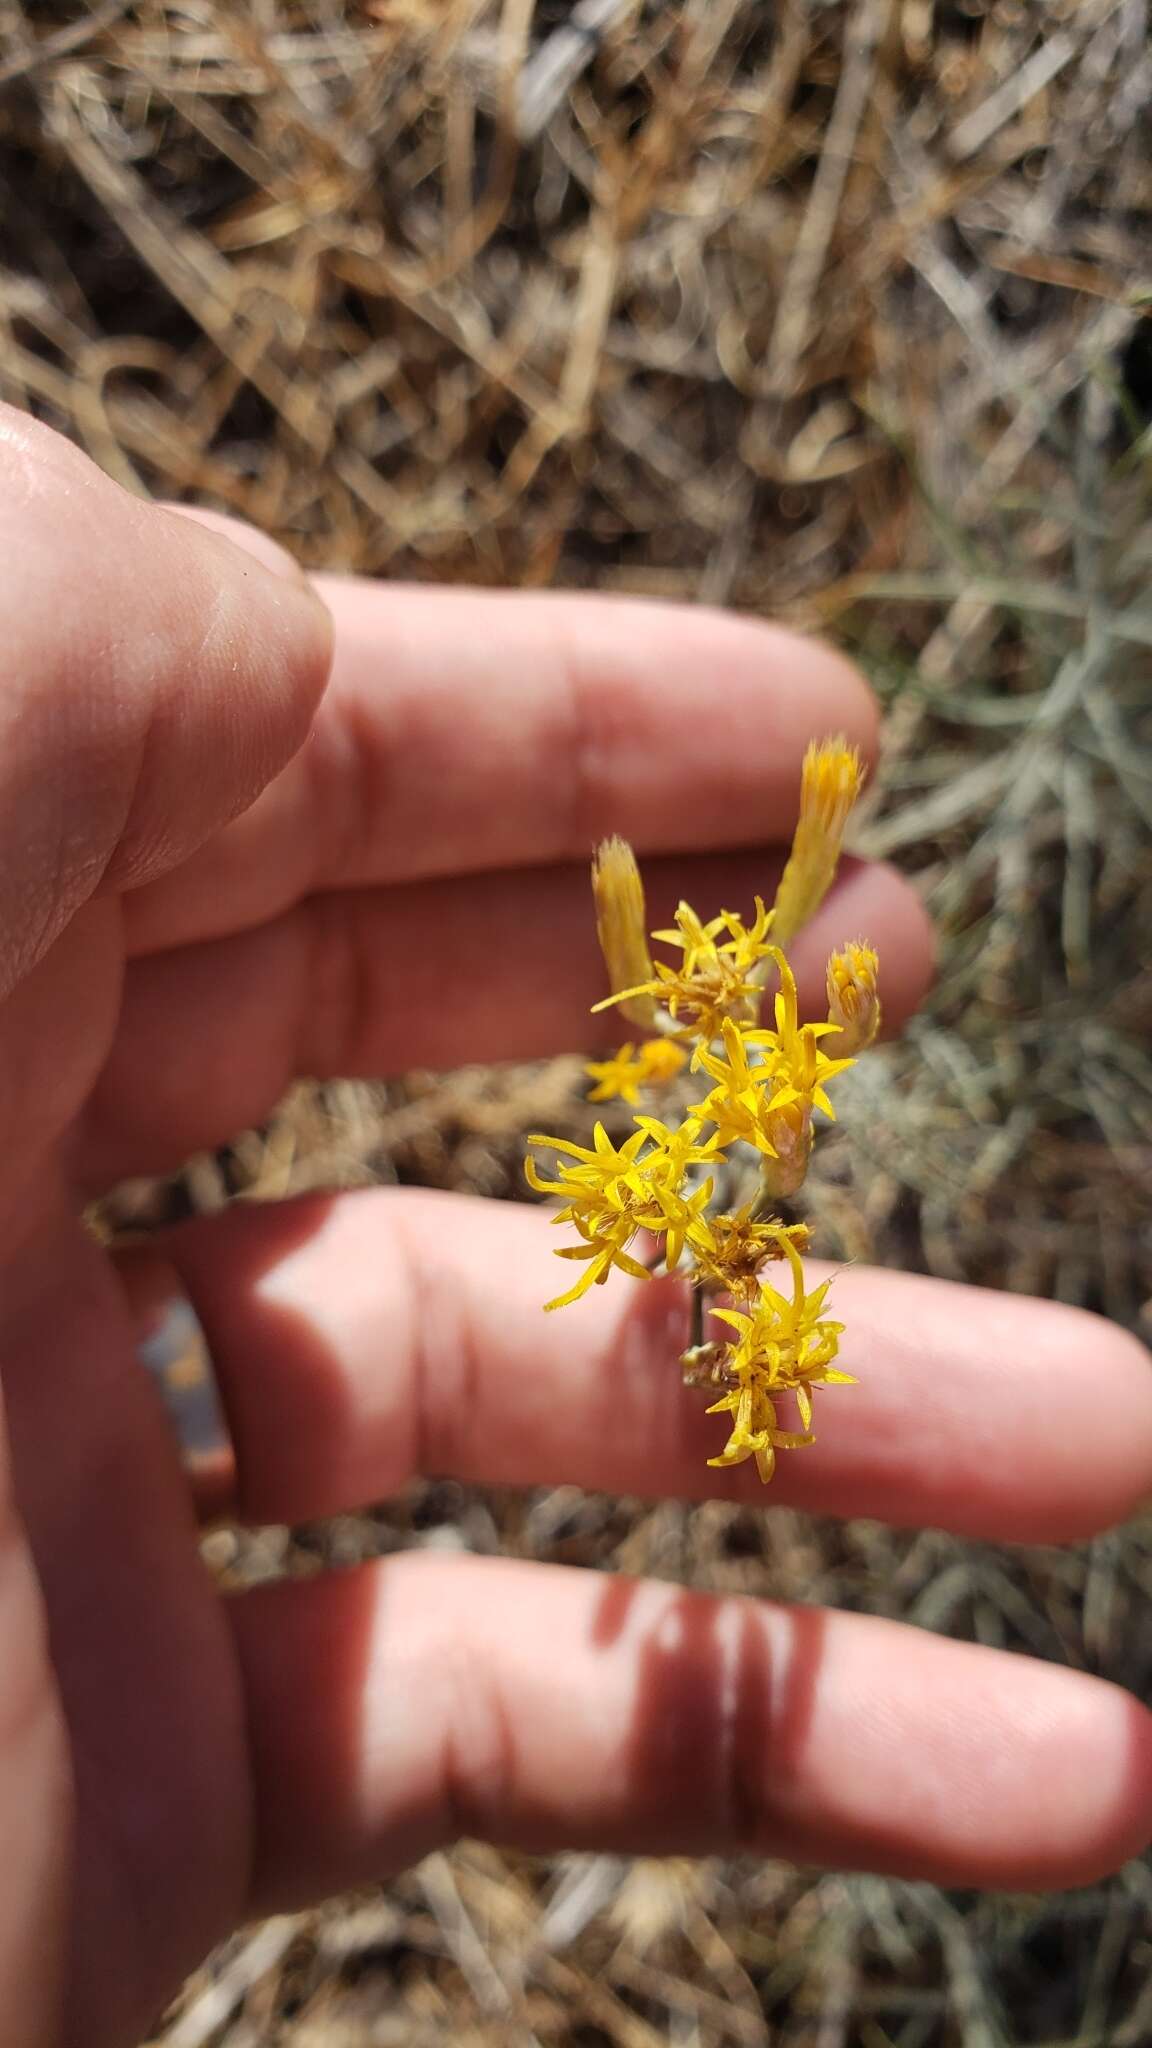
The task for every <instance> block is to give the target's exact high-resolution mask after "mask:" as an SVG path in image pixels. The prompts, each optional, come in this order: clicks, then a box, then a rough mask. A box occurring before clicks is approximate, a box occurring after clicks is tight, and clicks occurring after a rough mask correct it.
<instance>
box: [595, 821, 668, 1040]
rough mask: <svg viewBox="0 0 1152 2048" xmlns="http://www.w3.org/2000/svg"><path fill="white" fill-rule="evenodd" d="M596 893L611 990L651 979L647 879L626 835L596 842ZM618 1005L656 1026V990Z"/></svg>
mask: <svg viewBox="0 0 1152 2048" xmlns="http://www.w3.org/2000/svg"><path fill="white" fill-rule="evenodd" d="M592 894H593V896H594V897H595V899H596V935H597V937H598V938H599V940H600V951H601V952H602V953H603V955H604V964H605V966H606V967H607V969H608V979H609V981H610V982H611V985H612V993H613V995H615V994H617V993H618V992H619V991H620V990H621V989H625V988H635V987H636V985H637V983H639V982H645V981H653V980H654V979H655V974H656V970H655V968H654V967H653V965H652V956H651V954H650V953H649V951H648V930H647V923H648V920H647V917H646V914H645V909H644V884H643V882H642V881H641V880H640V870H639V868H638V867H637V865H636V856H635V854H634V853H633V851H632V848H631V847H630V846H629V844H628V841H627V840H626V839H605V840H602V841H601V844H600V845H599V846H598V847H597V848H596V852H595V855H594V857H593V861H592ZM620 1009H621V1011H622V1012H623V1014H624V1016H625V1017H627V1018H628V1020H629V1022H630V1023H632V1024H638V1025H640V1026H641V1028H642V1029H643V1030H645V1031H654V1030H655V1027H656V1014H657V1013H656V1002H655V998H654V997H653V996H650V995H633V996H629V998H628V1000H627V1002H625V1003H621V1004H620Z"/></svg>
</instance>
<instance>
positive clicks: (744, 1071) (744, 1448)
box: [525, 740, 880, 1480]
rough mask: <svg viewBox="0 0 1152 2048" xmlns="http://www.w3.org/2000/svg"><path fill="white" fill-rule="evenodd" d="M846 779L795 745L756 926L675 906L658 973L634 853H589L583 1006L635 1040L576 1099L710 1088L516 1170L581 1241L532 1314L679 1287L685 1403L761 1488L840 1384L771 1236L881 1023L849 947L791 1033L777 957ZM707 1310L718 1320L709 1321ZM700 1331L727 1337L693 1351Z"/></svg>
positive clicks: (800, 1287)
mask: <svg viewBox="0 0 1152 2048" xmlns="http://www.w3.org/2000/svg"><path fill="white" fill-rule="evenodd" d="M861 780H862V770H861V764H860V759H859V756H858V755H857V754H856V753H855V751H854V750H853V749H852V748H850V747H848V746H846V745H845V743H844V742H843V741H842V740H827V741H823V742H821V743H819V744H814V745H813V746H811V747H810V748H809V749H808V753H807V756H806V757H805V762H804V770H803V777H802V784H801V800H800V817H799V822H798V824H797V827H796V832H795V836H794V839H793V844H792V851H791V854H790V856H789V859H788V862H787V865H786V866H785V869H784V873H783V875H782V877H781V881H780V886H779V888H778V890H777V893H776V898H775V902H774V904H773V906H772V908H771V909H770V910H769V909H768V908H766V906H765V903H764V902H763V900H762V899H761V898H760V897H757V898H756V904H755V915H754V917H753V919H752V921H751V923H749V924H745V923H744V921H743V920H742V919H741V918H739V917H738V916H736V914H735V913H734V912H733V911H729V910H722V911H721V912H720V913H719V915H718V916H716V917H714V918H712V919H710V920H709V921H708V922H707V923H704V922H703V921H702V919H701V918H700V917H698V916H697V914H696V912H695V911H694V910H693V909H692V908H691V906H690V905H689V904H687V903H681V904H680V906H679V908H678V909H677V911H676V921H675V927H674V928H673V929H670V930H663V931H656V932H653V934H652V937H653V938H654V939H656V940H660V941H662V942H663V943H664V944H666V945H668V946H671V947H673V948H674V949H675V950H676V952H677V953H678V954H679V956H680V957H679V958H678V959H677V960H676V961H675V962H674V963H672V964H669V963H667V962H664V961H656V962H655V963H654V962H653V960H652V956H651V954H650V952H649V947H648V936H647V930H646V924H647V919H646V915H645V907H644V888H643V883H642V882H641V879H640V873H639V870H638V868H637V866H636V861H635V858H634V856H633V853H632V850H631V848H630V847H629V846H628V845H627V843H626V842H625V841H624V840H622V839H610V840H606V841H605V842H604V844H603V845H602V846H601V847H600V848H599V849H598V850H597V853H596V857H595V860H594V862H593V867H592V886H593V893H594V896H595V901H596V918H597V930H598V932H599V936H600V944H601V950H602V952H603V954H604V959H605V963H606V965H607V968H608V973H609V978H610V981H611V985H612V994H611V995H610V996H608V997H607V998H606V999H605V1001H604V1002H602V1003H598V1004H597V1005H596V1008H597V1009H598V1010H601V1009H604V1008H606V1007H607V1006H608V1005H609V1004H616V1005H618V1006H619V1007H620V1008H621V1009H622V1010H623V1012H624V1014H625V1015H626V1016H627V1017H628V1018H629V1019H630V1020H631V1021H632V1022H634V1023H636V1024H638V1025H640V1026H641V1027H642V1028H643V1029H644V1030H645V1031H646V1032H648V1033H649V1034H650V1035H649V1036H648V1037H647V1038H645V1039H644V1040H643V1041H642V1042H641V1043H640V1044H639V1046H637V1045H635V1044H628V1045H625V1046H623V1047H622V1048H621V1050H620V1051H619V1052H618V1053H617V1054H616V1055H615V1057H614V1058H613V1059H610V1060H602V1061H596V1062H593V1063H592V1064H591V1065H590V1066H589V1068H588V1072H589V1074H590V1076H591V1078H592V1080H593V1081H594V1082H595V1084H596V1085H595V1087H594V1088H593V1090H592V1091H591V1099H592V1100H593V1101H595V1102H604V1101H608V1100H609V1099H610V1098H612V1097H619V1098H621V1099H622V1100H623V1101H625V1102H626V1103H628V1104H630V1105H636V1104H638V1103H639V1102H640V1101H641V1100H642V1097H643V1094H644V1092H645V1091H647V1090H660V1089H665V1090H666V1089H667V1088H668V1087H669V1085H670V1084H671V1083H672V1082H673V1081H675V1080H676V1079H677V1078H678V1077H679V1076H680V1074H681V1073H682V1071H683V1069H684V1067H685V1065H686V1064H690V1071H692V1072H694V1073H696V1072H700V1071H702V1072H703V1074H704V1075H705V1076H706V1077H707V1080H708V1082H709V1083H710V1084H711V1086H710V1087H709V1089H708V1092H707V1094H706V1095H704V1097H703V1098H702V1100H700V1101H698V1102H694V1103H691V1104H689V1105H688V1106H687V1107H686V1109H685V1110H684V1112H683V1115H682V1117H681V1121H680V1122H679V1124H678V1125H676V1126H675V1127H673V1125H671V1124H669V1123H664V1122H661V1121H660V1119H659V1118H658V1117H655V1116H652V1115H648V1114H636V1115H635V1116H634V1117H633V1125H634V1129H633V1132H632V1135H631V1136H630V1137H628V1138H626V1139H625V1140H624V1143H623V1144H622V1145H620V1146H616V1145H614V1144H613V1142H612V1140H611V1139H610V1137H609V1136H608V1133H607V1131H606V1130H605V1129H604V1126H603V1125H602V1124H599V1123H598V1124H597V1125H596V1128H595V1132H594V1138H593V1143H592V1145H591V1146H586V1145H576V1144H572V1143H571V1142H570V1141H569V1140H567V1139H562V1138H547V1137H542V1136H537V1137H532V1138H530V1139H529V1141H528V1142H529V1144H530V1145H531V1146H540V1147H544V1148H546V1149H547V1150H548V1151H550V1152H553V1153H555V1154H557V1155H560V1156H559V1158H558V1161H557V1166H556V1176H557V1177H556V1178H555V1179H545V1178H544V1177H543V1176H542V1175H541V1174H540V1172H539V1170H538V1168H537V1166H536V1164H535V1161H534V1160H533V1159H532V1158H531V1157H530V1158H529V1159H528V1162H527V1165H526V1169H525V1170H526V1173H527V1176H528V1180H529V1183H530V1184H531V1186H532V1187H533V1188H535V1189H537V1190H539V1191H540V1192H541V1193H545V1194H552V1195H559V1196H560V1197H561V1201H562V1206H561V1208H560V1209H559V1211H558V1213H557V1216H556V1219H555V1220H556V1221H557V1222H558V1223H570V1224H571V1225H572V1226H573V1227H574V1228H575V1230H576V1233H577V1236H578V1238H579V1240H580V1241H579V1243H577V1244H570V1245H564V1246H562V1247H560V1249H559V1256H560V1257H561V1258H564V1259H574V1260H576V1261H578V1262H580V1263H581V1264H582V1265H583V1268H584V1270H583V1272H582V1273H581V1274H580V1277H579V1279H578V1280H577V1282H576V1284H575V1286H573V1287H571V1288H570V1289H569V1290H568V1292H567V1293H566V1294H561V1295H559V1296H558V1297H557V1298H556V1300H555V1301H550V1302H548V1304H547V1307H548V1308H549V1309H554V1308H561V1307H564V1306H565V1305H566V1304H567V1303H569V1302H572V1301H576V1300H578V1299H579V1297H580V1296H581V1295H583V1294H585V1293H586V1292H587V1291H588V1289H589V1288H590V1287H592V1286H596V1285H600V1284H602V1283H603V1282H604V1281H606V1280H607V1278H608V1275H609V1273H610V1272H611V1271H612V1269H613V1268H614V1267H615V1268H617V1269H619V1270H620V1271H621V1272H624V1273H628V1274H631V1275H632V1276H633V1277H634V1278H636V1279H647V1278H648V1277H649V1275H650V1273H651V1272H652V1271H653V1270H654V1269H655V1267H656V1265H658V1264H660V1263H661V1262H663V1264H664V1265H665V1267H666V1268H667V1270H668V1271H669V1272H674V1271H683V1272H684V1273H685V1275H686V1277H687V1278H688V1279H689V1281H690V1283H691V1289H692V1292H691V1301H692V1305H693V1308H692V1328H691V1341H690V1342H689V1345H688V1347H687V1349H686V1350H685V1351H684V1353H683V1354H682V1356H681V1360H680V1364H681V1368H682V1371H683V1376H684V1378H685V1380H686V1382H687V1383H688V1384H690V1385H707V1386H709V1387H711V1388H713V1389H720V1390H722V1391H721V1392H720V1398H719V1399H717V1400H716V1401H715V1402H714V1403H713V1405H712V1406H711V1407H710V1408H709V1409H708V1411H707V1412H708V1414H710V1415H717V1414H727V1415H729V1416H730V1417H731V1426H730V1434H729V1437H728V1441H727V1443H726V1444H725V1446H724V1449H723V1451H722V1452H721V1453H720V1454H719V1455H718V1456H717V1457H714V1458H711V1459H710V1460H709V1463H710V1464H712V1465H734V1464H739V1463H741V1462H742V1461H743V1460H744V1459H746V1458H755V1460H756V1464H757V1468H758V1470H759V1472H760V1476H761V1478H762V1479H764V1480H768V1479H770V1478H771V1476H772V1473H773V1470H774V1468H775V1460H776V1452H777V1451H778V1450H780V1449H794V1448H796V1447H798V1446H800V1445H802V1444H809V1443H811V1442H812V1441H813V1435H812V1389H813V1388H814V1387H816V1386H823V1385H828V1384H833V1383H844V1382H847V1381H848V1380H849V1379H850V1377H851V1376H850V1375H849V1374H847V1373H844V1372H837V1371H836V1370H835V1369H834V1368H833V1364H832V1361H833V1359H834V1358H835V1357H836V1354H837V1348H838V1344H839V1338H840V1333H841V1329H842V1327H843V1326H842V1325H841V1324H840V1323H836V1322H833V1321H831V1320H830V1319H829V1317H827V1316H826V1315H825V1314H824V1304H825V1298H826V1295H827V1292H828V1285H829V1283H828V1282H827V1281H825V1282H824V1284H823V1285H822V1286H820V1287H817V1288H815V1289H814V1290H812V1291H811V1292H809V1291H807V1290H806V1288H805V1284H804V1267H803V1263H802V1261H801V1257H800V1253H801V1251H802V1250H804V1249H805V1248H806V1246H807V1242H808V1235H809V1233H808V1230H807V1227H806V1226H805V1225H804V1224H800V1223H787V1222H785V1221H783V1220H782V1219H781V1218H780V1217H779V1216H778V1215H776V1214H774V1213H773V1208H774V1205H775V1204H776V1203H777V1202H780V1201H784V1200H786V1199H787V1198H789V1197H791V1196H793V1195H795V1193H796V1192H797V1190H798V1189H799V1188H800V1186H801V1184H802V1182H803V1180H804V1176H805V1174H806V1172H807V1169H808V1162H809V1158H810V1156H811V1151H812V1142H813V1117H814V1115H815V1113H816V1112H817V1111H819V1112H820V1113H821V1114H822V1115H824V1116H827V1117H832V1116H833V1114H834V1111H833V1108H832V1103H831V1100H830V1098H829V1095H828V1086H829V1084H830V1083H831V1082H833V1081H835V1080H836V1078H837V1077H838V1076H839V1075H840V1074H842V1073H843V1072H844V1071H845V1070H846V1068H848V1067H850V1066H852V1065H853V1063H854V1060H855V1058H856V1056H857V1054H858V1053H860V1052H861V1051H863V1050H864V1049H865V1047H867V1046H868V1045H870V1044H871V1043H872V1040H873V1039H874V1038H875V1036H876V1033H877V1030H878V1029H879V1025H880V1002H879V997H878V994H877V984H876V974H877V961H876V955H875V953H874V952H873V951H872V950H871V948H870V947H868V946H865V945H863V944H859V943H857V944H853V945H850V946H848V947H846V948H845V950H844V951H843V952H839V953H834V954H833V955H832V958H831V959H830V961H829V962H828V970H827V994H828V1011H827V1016H826V1018H825V1020H824V1021H822V1022H820V1023H810V1022H801V1019H800V1006H799V996H798V992H797V987H796V979H795V976H794V974H793V971H792V968H791V966H790V964H789V961H788V959H787V956H786V953H785V951H784V946H785V945H786V944H788V943H790V941H791V939H792V938H793V937H794V935H795V933H796V931H797V930H798V929H799V928H800V926H801V925H802V924H804V923H805V922H807V920H808V919H809V918H810V917H811V916H812V914H813V912H814V911H815V910H816V909H818V907H819V905H820V903H821V902H822V901H823V899H824V896H825V895H826V894H827V891H828V889H829V887H830V886H831V883H832V880H833V877H834V875H835V872H836V865H837V862H838V859H839V855H840V847H841V842H842V839H843V834H844V827H845V824H846V822H847V818H848V815H849V812H850V810H851V808H852V805H853V803H854V801H855V798H856V795H857V793H858V791H859V788H860V783H861ZM770 981H774V983H775V996H774V1004H773V1021H772V1024H771V1026H770V1027H769V1026H762V1025H761V1022H760V1008H761V1002H762V999H763V996H764V993H765V990H766V987H767V985H768V983H769V982H770ZM689 1046H690V1047H691V1051H690V1052H689V1051H688V1050H687V1048H688V1047H689ZM733 1146H744V1147H746V1148H749V1151H748V1152H747V1153H746V1155H745V1156H748V1157H750V1158H752V1159H754V1160H755V1162H756V1164H757V1167H758V1170H759V1187H758V1190H757V1193H756V1196H755V1199H754V1200H752V1201H750V1202H747V1203H745V1204H744V1205H743V1206H742V1207H739V1208H737V1209H735V1210H732V1211H729V1210H728V1208H727V1206H726V1203H725V1201H724V1200H723V1198H722V1196H723V1188H724V1184H725V1182H726V1181H728V1180H730V1178H731V1174H730V1171H729V1169H730V1167H731V1165H732V1164H733V1162H731V1161H730V1160H729V1156H728V1155H729V1148H731V1147H733ZM718 1187H720V1188H721V1190H722V1195H721V1199H720V1200H719V1201H718V1202H717V1201H715V1200H714V1198H715V1197H716V1193H717V1188H718ZM644 1234H646V1235H647V1236H648V1237H650V1238H652V1239H655V1241H656V1248H655V1251H654V1252H653V1253H652V1255H651V1256H650V1258H649V1259H648V1260H647V1261H645V1260H643V1259H641V1258H638V1257H637V1256H636V1255H635V1247H636V1240H637V1239H638V1238H639V1239H641V1240H642V1238H643V1235H644ZM780 1260H784V1261H786V1262H787V1264H788V1266H789V1268H790V1270H791V1279H792V1289H791V1294H790V1295H785V1294H783V1293H781V1292H779V1291H778V1290H777V1289H776V1288H774V1287H773V1286H771V1285H770V1284H769V1282H768V1281H767V1280H766V1279H765V1278H764V1277H763V1274H764V1268H765V1267H766V1266H767V1265H768V1264H769V1263H771V1262H772V1261H780ZM722 1298H726V1299H727V1300H728V1301H729V1302H730V1303H731V1304H732V1306H728V1307H719V1306H715V1305H714V1303H715V1301H716V1300H718V1299H722ZM705 1314H711V1315H712V1316H713V1317H714V1318H715V1319H716V1320H717V1321H718V1322H721V1323H724V1324H726V1325H728V1326H729V1328H730V1329H731V1330H732V1331H734V1332H735V1333H736V1334H735V1335H734V1336H730V1337H728V1338H727V1339H725V1340H721V1339H717V1338H713V1339H711V1340H709V1341H704V1317H705ZM785 1397H788V1398H790V1399H791V1400H792V1401H793V1403H794V1405H795V1408H796V1411H797V1415H798V1419H799V1422H800V1424H801V1427H800V1429H798V1430H797V1429H789V1428H787V1427H781V1425H780V1421H779V1403H780V1402H781V1401H782V1400H783V1399H784V1398H785Z"/></svg>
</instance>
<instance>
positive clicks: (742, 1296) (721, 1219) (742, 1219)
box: [688, 1208, 811, 1301]
mask: <svg viewBox="0 0 1152 2048" xmlns="http://www.w3.org/2000/svg"><path fill="white" fill-rule="evenodd" d="M810 1236H811V1232H810V1231H809V1229H808V1226H807V1224H805V1223H780V1222H779V1221H777V1220H775V1219H773V1220H771V1221H765V1222H757V1221H756V1220H754V1218H753V1216H752V1212H751V1209H750V1208H743V1209H739V1210H737V1212H736V1214H735V1215H734V1216H702V1217H700V1218H699V1219H698V1221H697V1222H696V1223H693V1224H691V1225H690V1226H689V1230H688V1245H689V1249H690V1250H691V1252H692V1254H693V1256H694V1258H695V1260H696V1269H695V1271H694V1273H693V1275H692V1280H693V1284H694V1285H695V1286H698V1287H712V1288H719V1289H722V1290H723V1291H724V1292H725V1293H727V1294H730V1295H733V1296H734V1297H735V1298H736V1299H737V1300H738V1301H746V1300H750V1299H752V1298H753V1297H754V1296H755V1295H756V1293H757V1291H758V1289H759V1276H760V1270H761V1268H762V1267H763V1266H765V1265H767V1263H768V1261H769V1260H770V1259H782V1258H783V1257H784V1256H785V1252H784V1247H785V1245H786V1244H792V1245H795V1247H796V1249H797V1250H798V1251H803V1250H804V1249H805V1247H806V1246H807V1243H808V1240H809V1237H810Z"/></svg>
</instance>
